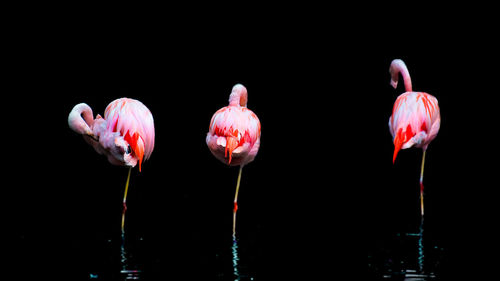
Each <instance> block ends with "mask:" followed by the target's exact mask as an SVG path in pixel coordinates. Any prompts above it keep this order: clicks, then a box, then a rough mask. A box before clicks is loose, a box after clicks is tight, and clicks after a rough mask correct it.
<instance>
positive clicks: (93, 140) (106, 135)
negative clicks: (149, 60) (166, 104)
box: [68, 98, 155, 232]
mask: <svg viewBox="0 0 500 281" xmlns="http://www.w3.org/2000/svg"><path fill="white" fill-rule="evenodd" d="M68 124H69V127H70V128H71V129H72V130H73V131H75V132H77V133H79V134H81V135H83V138H84V139H85V141H86V142H87V143H89V144H90V145H92V147H94V149H95V151H97V153H99V154H104V155H105V156H106V157H107V158H108V161H109V162H110V163H111V164H113V165H119V166H127V167H129V171H128V176H127V182H126V185H125V192H124V195H123V213H122V232H123V231H124V224H125V212H126V210H127V204H126V203H127V193H128V185H129V181H130V172H131V170H132V168H133V167H135V166H136V165H137V164H139V172H140V171H141V166H142V162H143V161H144V160H147V159H149V157H150V156H151V153H152V152H153V148H154V144H155V128H154V120H153V115H152V114H151V111H149V109H148V108H147V107H146V106H145V105H144V104H143V103H142V102H140V101H138V100H134V99H129V98H120V99H117V100H114V101H112V102H111V103H110V104H109V105H108V106H107V107H106V110H105V111H104V118H102V117H101V116H100V115H99V114H98V115H97V116H96V118H95V119H94V117H93V113H92V109H91V108H90V106H88V105H87V104H85V103H80V104H77V105H75V107H73V110H71V112H70V114H69V116H68Z"/></svg>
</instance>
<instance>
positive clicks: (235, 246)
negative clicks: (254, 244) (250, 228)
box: [232, 235, 240, 281]
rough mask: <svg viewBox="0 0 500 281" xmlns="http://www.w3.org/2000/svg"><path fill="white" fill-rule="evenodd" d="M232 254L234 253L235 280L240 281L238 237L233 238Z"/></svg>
mask: <svg viewBox="0 0 500 281" xmlns="http://www.w3.org/2000/svg"><path fill="white" fill-rule="evenodd" d="M232 253H233V274H234V280H235V281H240V272H239V266H238V262H239V261H240V258H239V257H238V240H237V239H236V235H234V236H233V246H232Z"/></svg>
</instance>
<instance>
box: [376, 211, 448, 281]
mask: <svg viewBox="0 0 500 281" xmlns="http://www.w3.org/2000/svg"><path fill="white" fill-rule="evenodd" d="M375 244H376V246H375V247H373V248H371V250H370V251H369V253H368V271H369V276H370V277H371V278H373V279H377V280H378V279H391V280H441V279H440V277H441V275H440V273H441V270H442V268H441V263H442V262H443V260H444V257H445V254H447V252H446V250H445V248H443V246H442V245H440V242H439V241H437V239H435V237H433V234H432V230H430V231H426V225H425V223H424V218H422V219H421V222H420V226H419V227H418V229H417V231H416V232H403V233H402V232H398V233H395V234H388V235H386V236H385V237H380V238H378V240H377V241H376V242H375Z"/></svg>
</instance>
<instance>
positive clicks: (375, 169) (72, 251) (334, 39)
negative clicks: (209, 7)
mask: <svg viewBox="0 0 500 281" xmlns="http://www.w3.org/2000/svg"><path fill="white" fill-rule="evenodd" d="M146 18H147V17H146ZM270 18H272V17H271V16H268V17H266V19H267V20H269V19H270ZM129 20H130V21H127V23H126V24H124V21H112V20H110V21H102V22H101V21H97V22H96V21H94V20H93V19H91V18H86V17H83V18H79V20H73V19H72V16H71V14H68V15H67V16H65V17H61V18H59V17H57V18H43V17H42V19H41V20H39V21H38V20H34V21H27V22H26V21H22V20H20V21H18V22H12V23H11V25H12V28H10V29H9V30H10V33H11V34H9V37H8V38H9V40H8V47H9V51H8V52H6V53H5V57H6V64H4V66H3V67H4V69H5V70H6V71H5V72H6V73H5V74H4V79H3V80H4V81H5V89H4V96H5V99H4V103H3V107H4V109H5V111H4V125H5V128H6V129H5V132H4V135H3V136H4V137H3V142H2V143H4V145H3V153H4V158H5V162H6V165H7V167H6V168H5V170H4V173H5V176H4V179H3V182H4V184H2V186H3V188H2V189H3V190H2V193H3V195H2V198H3V200H2V201H3V204H2V205H3V206H2V207H3V208H5V211H3V213H4V214H5V215H6V216H5V217H6V218H5V224H4V227H5V229H6V231H5V232H6V233H8V234H13V236H12V238H9V239H7V240H4V245H5V246H6V247H7V248H9V249H12V252H10V251H9V252H7V253H8V254H7V253H6V255H9V256H10V257H11V258H10V261H12V263H13V265H14V266H12V267H9V268H11V270H12V271H14V272H17V274H15V275H17V276H19V277H20V278H22V277H27V276H40V274H42V272H51V273H50V274H51V275H52V277H63V278H65V277H71V278H74V279H85V278H88V273H89V272H93V271H95V272H97V271H100V270H103V268H104V267H107V266H110V265H114V266H116V265H115V264H114V262H113V260H118V258H119V257H118V253H117V251H115V250H114V249H117V246H116V244H113V245H112V246H109V245H108V244H106V243H104V242H103V241H106V240H108V239H109V240H112V241H116V239H117V237H118V236H119V230H118V229H119V223H120V220H119V217H120V213H121V196H122V190H123V187H124V183H125V178H126V173H127V171H126V169H125V168H123V167H115V166H112V165H110V164H109V163H108V162H107V160H106V159H105V158H104V157H103V156H100V155H97V154H96V153H95V151H93V149H92V148H91V147H90V146H88V145H87V144H86V143H85V142H84V141H83V140H82V138H81V137H80V136H78V135H76V134H75V133H74V132H72V131H71V130H70V129H69V127H68V125H67V115H68V114H69V112H70V110H71V109H72V107H73V106H74V105H75V104H77V103H80V102H85V103H87V104H88V105H90V106H91V107H92V109H93V111H94V114H98V113H100V114H103V112H104V109H105V107H106V106H107V104H108V103H109V102H111V101H112V100H114V99H116V98H120V97H124V96H125V97H130V98H135V99H139V100H141V101H142V102H143V103H144V104H145V105H146V106H147V107H148V108H149V109H150V110H151V112H152V113H153V116H154V119H155V129H156V143H155V149H154V151H153V154H152V156H151V159H149V160H148V161H146V162H145V163H144V164H143V171H142V172H141V173H139V172H138V171H137V170H134V171H133V173H132V179H131V186H130V192H129V199H128V204H129V212H128V218H127V224H128V225H134V228H133V229H134V230H132V233H131V234H130V235H131V236H134V235H135V236H136V237H143V238H144V241H145V242H144V244H143V245H144V246H143V251H144V252H145V255H146V256H147V257H148V261H149V262H148V264H147V265H145V270H146V271H147V272H149V274H150V276H164V277H165V278H167V277H168V276H175V278H177V279H176V280H181V279H182V278H184V279H189V278H211V277H212V276H213V275H212V274H213V273H212V272H213V268H214V267H215V265H214V260H213V252H214V250H213V249H214V245H215V248H216V249H217V248H219V247H222V246H221V245H222V244H224V243H225V242H224V241H226V240H224V239H226V238H225V237H226V236H228V235H230V227H231V226H230V225H231V219H232V216H231V211H230V210H231V208H232V198H233V195H234V184H235V182H236V177H237V168H229V167H226V166H224V165H223V164H222V163H220V162H219V161H217V160H216V159H215V158H214V157H213V156H212V155H211V153H210V152H209V150H208V149H207V147H206V144H205V136H206V133H207V130H208V124H209V121H210V118H211V116H212V114H213V113H214V112H215V111H216V110H217V109H219V108H221V107H223V106H226V105H227V99H228V97H229V93H230V91H231V87H232V86H233V85H234V84H236V83H242V84H243V85H245V86H246V87H247V89H248V94H249V100H248V107H249V108H250V109H251V110H253V111H254V112H255V113H256V114H257V115H258V117H259V119H260V121H261V123H262V138H261V148H260V151H259V154H258V155H257V157H256V159H255V161H254V162H253V163H251V164H249V165H248V166H246V167H245V168H244V170H243V178H242V186H241V193H240V199H239V202H240V203H239V204H240V213H239V221H240V222H241V225H240V233H242V234H241V238H242V239H244V238H245V237H247V239H248V240H252V241H256V242H255V244H256V245H258V246H257V247H258V254H257V258H256V260H257V262H256V264H255V265H254V266H255V267H256V271H257V276H258V278H260V279H263V280H265V279H267V278H270V277H275V276H278V277H283V275H285V276H286V275H290V276H295V275H296V274H299V273H302V274H303V275H304V276H313V275H318V276H323V275H326V276H329V275H337V274H339V273H340V272H346V271H347V269H345V268H344V267H343V265H340V264H339V263H338V262H334V261H337V260H339V259H340V260H341V261H342V264H344V263H345V262H347V263H350V264H353V265H354V266H355V267H360V268H365V267H364V266H365V262H366V260H365V257H366V250H367V249H368V250H370V249H373V248H374V247H377V246H376V245H378V244H377V243H378V241H380V240H381V239H383V237H384V236H386V235H392V234H394V233H397V232H404V231H412V228H413V227H414V226H415V225H418V177H419V171H420V159H421V151H420V150H419V149H408V150H403V151H401V152H400V153H399V155H398V159H397V160H396V164H395V165H393V164H392V162H391V160H392V152H393V145H392V142H391V137H390V133H389V130H388V127H387V122H388V118H389V116H390V112H391V110H392V105H393V103H394V100H395V99H396V97H397V96H398V95H399V94H401V93H402V92H403V87H402V86H401V85H400V86H399V87H398V89H397V90H394V89H392V88H391V87H390V85H389V78H390V77H389V73H388V69H389V64H390V62H391V61H392V59H394V58H401V59H403V60H404V61H405V62H406V64H407V66H408V69H409V71H410V74H411V77H412V81H413V88H414V90H415V91H425V92H428V93H430V94H433V95H434V96H436V97H437V98H438V100H439V105H440V107H441V117H442V123H441V130H440V132H439V134H438V136H437V138H436V139H435V140H434V141H433V142H432V143H431V144H430V146H429V149H428V153H427V156H428V158H427V160H426V172H425V178H424V184H425V187H426V194H427V197H426V213H427V214H429V219H428V221H426V224H427V227H428V229H433V230H432V232H433V233H434V235H435V237H436V239H437V240H438V241H439V243H440V244H441V245H442V246H443V247H444V248H445V253H446V255H445V258H444V260H445V261H444V263H443V269H442V270H443V274H444V276H446V274H453V273H454V272H455V271H456V269H457V268H461V269H462V270H465V269H466V268H473V270H471V271H473V272H476V271H481V270H489V269H490V268H489V267H488V265H487V264H488V262H487V260H488V259H486V258H485V257H486V255H487V253H488V252H489V250H488V249H492V247H493V244H492V243H493V241H494V239H490V238H492V237H491V235H492V233H493V232H492V229H493V226H494V224H495V220H494V218H495V217H496V213H497V211H496V210H495V200H494V198H495V197H494V196H495V183H494V182H491V180H490V176H491V175H492V174H493V173H494V170H495V169H494V167H493V164H490V162H487V161H495V160H494V159H495V158H494V157H493V156H492V155H493V154H492V153H494V152H495V126H494V124H495V123H496V119H494V118H493V116H494V111H492V110H491V109H490V107H491V108H495V101H494V100H495V98H496V93H495V92H494V91H495V90H496V89H495V82H496V78H495V77H496V74H495V72H494V69H495V63H494V62H495V61H496V59H495V58H494V57H493V54H494V52H493V51H494V49H495V46H494V45H492V42H490V39H489V36H488V35H487V34H485V33H486V32H478V31H480V30H484V29H482V27H483V26H482V25H479V26H477V27H469V26H467V25H465V24H464V25H453V24H444V25H443V26H442V27H439V28H436V27H433V26H432V25H429V26H426V27H425V28H424V29H421V28H415V29H409V30H406V29H401V30H399V29H398V30H392V32H389V31H387V32H386V31H385V29H384V28H382V27H381V28H380V30H379V29H378V28H374V27H370V26H364V27H363V28H354V27H352V28H350V29H348V28H347V27H346V26H345V25H344V24H345V22H342V21H337V20H329V19H328V18H326V19H325V18H321V17H319V18H317V19H315V20H314V21H310V20H307V21H306V20H303V19H301V18H300V17H298V18H297V17H290V18H289V19H287V21H282V20H278V21H276V22H273V24H272V25H271V24H261V25H258V23H262V22H260V21H259V20H257V19H256V18H252V20H247V21H246V23H247V25H244V26H240V25H236V24H234V25H233V24H228V23H226V22H222V23H221V24H220V25H218V24H216V25H206V24H205V23H204V22H200V23H198V22H196V23H194V24H192V25H187V24H186V22H187V21H189V20H188V19H186V20H184V21H174V20H171V21H169V20H164V19H163V18H150V19H146V20H142V18H141V20H140V21H139V20H134V18H133V17H129ZM14 27H15V28H14ZM365 27H366V28H365ZM492 121H493V122H492ZM134 231H136V232H137V233H136V232H134ZM113 247H114V248H113ZM113 255H116V256H113ZM351 261H352V262H351ZM490 262H491V260H490ZM115 263H116V262H115ZM462 265H465V267H462ZM360 270H361V269H360ZM363 270H364V269H363ZM165 272H168V273H165ZM360 272H361V271H352V272H350V273H349V272H348V274H349V275H351V274H352V275H353V276H359V274H361V273H360ZM180 276H182V278H180ZM175 278H174V279H175Z"/></svg>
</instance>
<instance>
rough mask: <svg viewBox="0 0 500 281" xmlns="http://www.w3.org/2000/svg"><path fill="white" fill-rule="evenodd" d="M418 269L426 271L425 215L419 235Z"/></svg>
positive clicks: (422, 271) (421, 271)
mask: <svg viewBox="0 0 500 281" xmlns="http://www.w3.org/2000/svg"><path fill="white" fill-rule="evenodd" d="M418 269H419V270H420V273H424V216H422V220H421V221H420V233H419V237H418Z"/></svg>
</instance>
